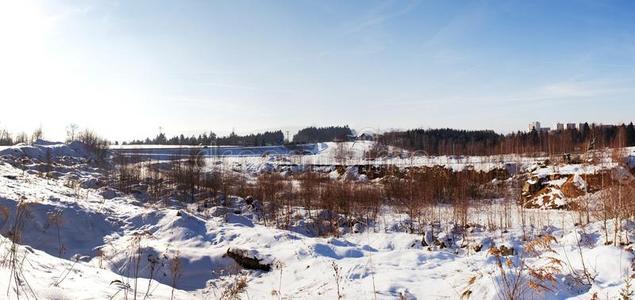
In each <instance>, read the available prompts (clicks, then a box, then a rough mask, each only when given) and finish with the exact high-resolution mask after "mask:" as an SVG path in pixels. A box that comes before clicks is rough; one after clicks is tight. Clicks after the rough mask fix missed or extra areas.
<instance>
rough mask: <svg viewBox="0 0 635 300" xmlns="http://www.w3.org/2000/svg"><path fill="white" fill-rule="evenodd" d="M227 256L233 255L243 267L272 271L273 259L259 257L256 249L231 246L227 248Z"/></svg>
mask: <svg viewBox="0 0 635 300" xmlns="http://www.w3.org/2000/svg"><path fill="white" fill-rule="evenodd" d="M227 256H229V257H231V258H232V259H233V260H235V261H236V263H237V264H239V265H240V266H241V267H243V268H245V269H249V270H260V271H265V272H269V271H271V265H272V262H271V260H267V259H264V258H258V257H257V256H258V254H257V253H255V251H249V250H245V249H238V248H229V249H227Z"/></svg>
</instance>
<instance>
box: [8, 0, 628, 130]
mask: <svg viewBox="0 0 635 300" xmlns="http://www.w3.org/2000/svg"><path fill="white" fill-rule="evenodd" d="M0 28H2V29H0V46H2V47H0V65H2V66H4V67H3V68H0V85H3V86H4V87H5V88H1V89H0V99H1V100H0V101H1V103H2V105H3V106H4V107H5V109H1V110H0V127H6V128H8V129H9V130H12V131H14V132H15V131H22V130H24V131H31V130H33V129H34V128H36V127H38V126H39V125H40V124H42V126H43V128H44V130H45V133H48V136H49V137H50V138H61V137H63V135H64V127H65V126H66V125H67V124H68V123H71V122H74V123H77V124H79V125H80V126H81V127H82V128H86V127H90V128H93V129H95V130H96V131H98V132H100V133H102V134H103V135H106V136H107V137H110V138H112V139H130V138H136V137H142V136H148V135H155V134H156V133H157V132H158V128H159V127H162V128H163V130H164V131H165V132H166V133H168V134H177V133H180V132H185V133H198V132H202V131H206V130H214V131H216V132H218V133H220V134H226V133H228V132H230V131H231V130H232V129H235V130H236V131H237V132H252V131H258V130H266V129H278V128H282V129H285V130H286V129H290V130H293V129H297V128H299V127H303V126H306V125H334V124H349V125H351V126H352V127H354V128H357V129H360V130H361V129H365V128H366V129H369V128H370V129H380V130H385V129H388V128H412V127H424V128H428V127H432V128H435V127H453V128H466V129H484V128H488V129H495V130H497V131H502V132H509V131H511V130H518V129H525V128H526V124H527V123H528V122H530V121H533V120H540V121H542V122H543V123H546V124H550V123H553V122H556V121H564V122H579V121H594V122H605V123H611V122H630V121H632V120H633V119H634V118H633V112H635V101H634V100H635V99H634V98H635V97H634V96H635V93H634V92H635V2H633V1H464V2H463V1H301V0H298V1H162V0H154V1H149V0H148V1H113V0H109V1H97V0H91V1H81V2H80V1H59V0H49V1H43V0H42V1H36V0H16V1H12V0H0ZM16 112H19V113H16Z"/></svg>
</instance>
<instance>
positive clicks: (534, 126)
mask: <svg viewBox="0 0 635 300" xmlns="http://www.w3.org/2000/svg"><path fill="white" fill-rule="evenodd" d="M532 130H536V131H540V122H537V121H536V122H532V123H529V131H532Z"/></svg>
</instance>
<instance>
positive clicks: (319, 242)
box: [0, 142, 635, 299]
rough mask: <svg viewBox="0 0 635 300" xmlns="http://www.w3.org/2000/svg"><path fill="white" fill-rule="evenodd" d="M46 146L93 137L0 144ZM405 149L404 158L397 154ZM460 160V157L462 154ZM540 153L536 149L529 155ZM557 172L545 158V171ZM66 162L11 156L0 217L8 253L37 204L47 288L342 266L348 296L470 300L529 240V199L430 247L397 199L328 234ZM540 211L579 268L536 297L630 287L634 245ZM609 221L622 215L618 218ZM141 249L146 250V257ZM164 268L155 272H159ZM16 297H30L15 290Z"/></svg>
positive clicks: (64, 151)
mask: <svg viewBox="0 0 635 300" xmlns="http://www.w3.org/2000/svg"><path fill="white" fill-rule="evenodd" d="M335 146H336V145H333V144H325V145H323V146H320V147H321V149H322V152H320V154H317V155H314V156H307V157H302V158H293V157H291V158H288V161H290V162H292V163H293V160H294V159H299V161H298V162H300V163H307V161H311V160H312V159H318V158H319V157H320V156H322V155H324V156H327V155H332V154H333V153H332V152H329V151H332V149H333V147H335ZM370 146H372V145H371V144H369V143H367V142H360V143H358V144H356V145H351V147H350V148H351V149H357V150H355V154H354V155H353V159H361V157H360V153H363V151H364V149H366V150H367V149H368V148H369V147H370ZM46 149H51V150H54V151H53V152H54V153H55V157H56V158H60V157H63V156H68V157H76V158H78V159H80V158H81V159H84V158H85V157H86V154H85V153H81V148H77V149H75V148H74V147H73V146H65V145H60V144H53V145H35V146H18V147H5V148H3V149H0V153H1V155H10V156H12V157H20V156H22V155H27V156H28V157H31V158H33V159H40V158H41V155H42V153H43V151H46ZM329 149H331V150H329ZM329 153H330V154H329ZM211 159H218V158H211ZM448 159H449V158H448ZM398 160H400V159H398V158H395V159H394V160H393V161H392V163H395V162H397V161H398ZM414 160H416V161H417V163H421V164H422V165H425V164H434V163H437V162H441V163H444V164H446V165H449V166H451V167H452V168H463V167H466V166H467V164H468V163H469V162H470V161H472V162H473V161H476V159H472V158H452V159H451V160H447V161H443V159H441V160H439V158H431V157H428V158H425V157H421V158H415V159H414ZM7 161H9V160H7ZM222 161H223V164H227V163H231V164H233V163H238V164H241V167H246V170H248V172H263V171H271V170H273V168H274V165H276V164H278V163H285V160H280V159H279V158H275V157H229V158H223V160H222ZM288 161H287V162H288ZM450 161H452V162H453V163H449V164H448V162H450ZM482 161H487V160H486V159H484V158H483V160H482ZM314 162H315V161H314ZM454 162H456V164H454ZM490 163H491V165H488V166H487V168H489V167H491V166H499V165H501V164H502V165H504V164H505V163H499V162H496V160H492V161H491V162H490ZM533 163H534V162H531V160H527V165H531V164H533ZM487 164H489V163H487ZM326 168H327V169H328V170H332V172H334V176H335V178H340V177H342V176H340V175H339V174H337V172H336V171H335V170H334V169H333V168H331V167H326ZM329 168H330V169H329ZM592 169H593V168H592V167H590V166H565V167H563V168H560V169H559V170H558V171H559V172H564V173H565V174H575V175H574V179H573V180H574V183H575V184H576V185H577V186H578V185H580V186H582V185H583V184H585V183H584V181H582V180H581V178H580V176H579V175H578V174H581V173H584V172H588V171H591V170H592ZM241 171H242V170H241ZM555 171H556V170H555V169H548V168H547V169H546V170H543V169H538V170H537V171H536V172H535V174H539V175H544V174H549V173H548V172H555ZM60 172H61V173H62V177H61V178H60V179H51V178H46V177H43V176H38V175H33V174H29V173H28V172H24V170H23V169H20V168H17V167H15V166H12V165H11V164H9V163H2V162H0V207H4V208H6V209H7V210H8V212H9V216H10V218H9V219H8V220H4V219H2V217H1V216H0V220H3V221H2V223H0V224H4V226H3V227H0V233H1V234H2V237H0V258H3V257H6V254H7V251H9V250H10V247H9V245H10V241H9V240H8V239H7V238H6V237H7V236H9V231H10V230H11V224H13V223H14V222H13V221H14V220H15V219H14V218H15V215H16V214H15V212H16V210H17V209H18V207H20V205H21V204H20V203H21V201H23V202H26V203H29V205H28V211H29V214H28V220H27V221H26V222H25V225H24V227H23V229H22V234H21V237H22V239H21V241H20V244H21V246H20V247H18V249H19V256H20V257H22V256H24V257H26V260H25V261H26V262H27V263H24V264H23V270H22V273H23V274H24V279H25V280H26V282H28V284H29V285H30V286H31V287H32V288H33V290H34V292H35V293H36V294H37V296H38V298H41V299H108V298H111V297H112V296H113V295H116V296H115V298H114V299H124V298H125V297H124V294H126V293H127V295H128V298H131V297H132V293H133V291H132V290H128V291H127V292H126V291H122V290H121V289H120V287H121V285H129V286H131V287H132V286H134V284H135V279H134V277H135V276H134V273H135V272H136V271H135V270H138V274H139V279H138V282H137V285H138V286H139V287H140V288H139V289H138V290H139V293H138V294H139V297H140V298H141V297H143V295H145V293H146V290H147V287H150V288H149V290H150V291H151V292H150V294H151V297H150V298H151V299H170V298H171V296H170V295H171V293H172V287H171V284H172V281H173V278H175V276H176V277H178V280H177V281H176V282H177V283H176V290H175V299H217V298H219V293H220V292H221V290H222V288H223V286H224V285H226V284H228V283H231V280H232V278H234V277H233V276H235V275H237V274H246V275H247V278H248V282H247V294H248V295H249V298H250V299H270V298H272V294H274V291H275V294H276V295H279V296H280V297H279V298H282V299H336V298H337V294H338V291H337V288H336V280H335V276H334V270H335V268H341V281H340V285H341V291H340V292H341V294H342V295H343V297H344V299H374V298H377V299H396V298H399V297H403V298H405V299H460V298H461V295H462V294H464V293H465V292H467V291H469V294H470V299H499V296H498V294H497V292H498V290H497V287H496V285H495V284H494V282H497V281H498V280H499V273H498V272H499V270H498V268H497V266H496V263H495V260H494V259H493V257H492V256H491V255H490V254H488V251H487V249H488V248H489V247H492V246H499V245H507V246H509V247H514V248H516V249H520V247H521V243H522V242H521V238H522V236H523V232H522V228H521V227H520V224H521V222H520V216H519V214H518V209H517V208H516V207H514V208H513V209H512V216H511V217H512V219H513V220H512V222H511V223H512V224H513V225H514V226H513V227H512V228H511V229H510V230H508V231H506V232H503V231H501V230H494V231H488V230H486V229H485V228H484V227H479V226H474V227H472V228H471V229H470V231H469V232H468V233H467V235H466V239H463V237H460V236H459V237H456V240H455V241H454V243H455V244H457V245H461V244H464V245H466V247H464V248H461V247H456V248H446V249H440V248H438V247H428V246H423V245H422V243H421V241H422V240H424V241H425V242H426V244H428V245H431V244H433V242H434V238H433V237H432V234H431V231H430V230H427V231H426V234H424V236H421V235H415V234H409V233H406V232H405V231H404V230H402V228H405V227H406V226H405V223H404V222H405V221H404V220H405V219H406V218H405V216H404V215H402V214H400V213H399V212H396V211H394V210H393V209H392V208H391V207H388V206H386V207H383V208H382V210H381V217H380V218H379V220H380V221H379V223H377V224H373V225H371V226H370V228H363V229H362V230H361V232H360V233H351V232H344V234H343V235H342V236H340V237H318V236H315V235H313V234H311V232H310V230H307V228H305V227H303V226H304V224H303V223H302V222H298V223H295V224H293V226H292V227H291V228H290V230H284V229H276V228H272V227H267V226H264V225H263V224H261V223H260V222H259V221H258V219H257V217H256V216H255V214H254V213H253V212H252V211H250V210H249V209H247V208H245V207H244V206H241V205H242V203H243V202H244V201H243V200H242V199H240V198H236V197H230V198H229V204H228V207H212V208H208V209H205V210H202V211H197V210H196V209H192V207H191V206H188V205H184V204H178V203H171V204H168V205H153V204H148V203H143V202H140V201H138V200H137V199H135V198H134V197H132V196H129V195H124V194H122V193H119V192H117V191H114V190H111V189H108V188H103V187H102V188H86V187H81V186H80V187H77V186H69V185H68V184H67V182H68V180H70V178H75V180H77V181H83V182H86V181H87V180H97V179H98V178H99V177H98V176H97V175H96V174H95V173H94V172H91V169H90V168H88V167H87V166H85V165H82V166H76V167H74V168H69V169H61V170H60ZM343 177H345V178H347V179H349V180H355V179H358V178H360V177H362V176H360V175H359V174H358V173H357V169H356V168H350V167H349V168H347V169H346V172H345V174H344V176H343ZM97 181H98V180H97ZM551 184H553V185H555V186H562V184H564V182H563V181H562V180H554V181H552V182H551ZM557 192H559V190H557V189H554V193H557ZM502 209H503V208H502V206H501V205H499V204H498V203H497V202H493V203H492V204H488V205H484V206H483V207H475V208H471V212H470V220H469V222H470V223H472V224H485V223H486V222H487V221H486V220H488V219H489V218H492V216H497V214H498V213H500V211H501V210H502ZM238 211H239V212H240V214H238ZM438 213H439V214H443V215H444V218H445V219H447V220H450V219H451V218H452V211H451V208H449V207H439V208H438ZM527 214H528V216H527V219H528V220H532V221H531V224H530V226H529V228H527V231H528V234H529V235H531V236H539V235H545V234H551V235H553V236H554V237H555V238H556V240H557V242H556V243H554V244H553V245H552V247H553V248H554V250H555V253H551V254H549V255H552V256H556V257H558V258H559V259H561V260H562V261H566V264H567V266H570V268H569V267H564V268H563V270H562V274H561V275H558V282H557V283H556V288H555V289H554V291H553V292H547V293H546V294H544V295H539V296H536V295H527V298H533V297H538V298H545V299H590V298H591V297H592V295H593V294H594V293H598V294H599V295H602V296H605V295H607V297H609V298H610V299H613V298H615V297H617V295H618V294H619V291H620V289H621V288H623V286H624V279H625V278H626V276H628V274H632V272H631V271H630V268H631V266H632V264H633V260H634V256H633V253H632V251H629V250H625V249H624V248H619V247H613V246H606V245H604V244H605V242H606V241H604V240H603V235H602V232H603V228H602V224H600V223H599V222H595V223H592V224H590V225H588V226H586V227H585V228H580V227H575V226H574V225H573V224H574V223H575V222H576V221H577V215H576V214H574V213H572V212H568V211H544V210H527ZM54 216H59V219H55V218H54ZM451 225H452V224H447V225H444V226H443V227H442V228H441V232H440V233H439V232H438V231H437V232H435V234H436V235H437V238H441V237H443V236H446V237H452V236H453V235H452V234H451V228H452V226H451ZM609 226H613V225H611V224H610V222H609ZM629 226H630V227H629ZM624 227H625V228H631V230H629V231H627V232H626V233H625V234H628V235H629V238H630V240H633V239H635V231H634V230H632V228H633V227H632V224H630V223H629V224H625V226H624ZM609 229H610V228H609ZM582 231H584V232H582ZM58 233H59V235H58ZM583 238H584V243H582V245H581V246H579V243H578V241H579V240H580V239H583ZM481 244H482V245H485V247H484V248H483V249H482V250H481V251H478V252H476V250H474V246H475V245H481ZM229 248H240V249H245V250H247V251H248V252H249V253H250V255H252V256H254V257H258V258H262V259H263V262H265V263H271V264H273V266H274V270H273V271H271V272H268V273H267V272H262V271H245V270H242V269H241V268H240V266H238V265H237V264H236V262H234V261H233V260H232V259H231V258H229V257H227V256H226V252H227V250H228V249H229ZM580 252H581V253H582V254H581V255H580V254H579V253H580ZM545 255H546V254H545ZM135 257H139V259H137V260H138V262H139V267H138V268H137V267H136V261H135ZM545 259H546V257H545V256H538V257H528V258H527V262H528V264H530V265H538V264H541V263H544V261H545ZM152 261H153V262H156V263H152ZM175 261H178V262H179V263H180V268H181V270H182V274H180V275H179V274H178V272H176V273H175V272H173V269H172V268H171V266H172V264H173V263H174V262H175ZM582 262H584V265H586V266H587V267H588V268H589V270H590V271H592V272H593V274H594V276H595V280H594V282H593V283H592V285H591V286H589V287H580V286H573V285H569V284H567V282H568V281H567V280H566V278H567V276H571V275H572V273H574V272H575V271H576V270H581V269H582V268H583V264H582ZM333 263H335V266H334V265H333ZM572 270H573V271H572ZM9 272H10V271H9V270H8V269H6V267H0V288H4V287H7V286H9V284H10V282H9V280H10V276H9ZM629 272H630V273H629ZM150 277H152V278H153V279H152V280H149V278H150ZM3 296H5V294H3ZM7 297H8V299H17V298H16V297H15V294H11V293H10V294H8V295H7ZM273 298H277V296H276V297H273Z"/></svg>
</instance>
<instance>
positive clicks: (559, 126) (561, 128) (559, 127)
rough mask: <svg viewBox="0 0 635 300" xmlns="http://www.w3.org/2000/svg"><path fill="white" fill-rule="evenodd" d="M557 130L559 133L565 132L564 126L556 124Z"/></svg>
mask: <svg viewBox="0 0 635 300" xmlns="http://www.w3.org/2000/svg"><path fill="white" fill-rule="evenodd" d="M556 130H558V131H564V124H562V123H557V124H556Z"/></svg>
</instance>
